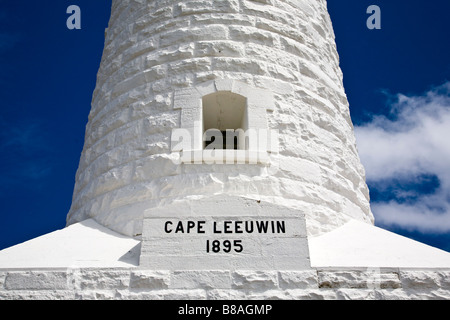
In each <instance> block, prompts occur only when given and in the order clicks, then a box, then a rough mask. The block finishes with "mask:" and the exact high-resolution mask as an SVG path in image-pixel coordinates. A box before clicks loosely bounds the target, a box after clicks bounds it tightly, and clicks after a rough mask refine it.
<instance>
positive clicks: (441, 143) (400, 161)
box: [355, 82, 450, 232]
mask: <svg viewBox="0 0 450 320" xmlns="http://www.w3.org/2000/svg"><path fill="white" fill-rule="evenodd" d="M355 134H356V138H357V141H358V150H359V153H360V156H361V161H362V163H363V164H364V166H365V168H366V175H367V181H368V184H369V186H371V188H372V187H373V188H379V189H383V188H384V189H386V188H387V186H388V185H389V184H390V183H394V181H414V180H420V177H421V176H423V175H431V176H435V177H437V178H438V180H439V185H438V187H436V188H435V189H434V190H432V191H433V192H432V193H431V194H430V193H425V194H419V193H418V191H417V190H415V189H414V188H412V189H411V190H402V191H399V190H397V191H396V192H397V193H398V194H400V193H402V192H403V194H410V195H411V194H414V195H415V197H414V201H401V200H399V199H398V198H397V199H394V200H392V199H390V200H389V201H386V202H374V203H372V209H373V212H374V215H375V218H376V219H377V221H378V222H380V223H382V224H385V225H398V226H400V227H403V228H407V229H411V230H419V231H435V232H448V231H450V82H447V83H445V84H444V85H442V86H440V87H437V88H435V89H433V90H430V91H429V92H427V93H426V94H425V95H423V96H405V95H402V94H399V95H397V96H396V99H395V103H394V104H393V105H392V106H391V114H390V115H389V117H385V116H375V117H374V118H373V119H372V121H371V122H370V123H367V124H364V125H361V126H357V127H355Z"/></svg>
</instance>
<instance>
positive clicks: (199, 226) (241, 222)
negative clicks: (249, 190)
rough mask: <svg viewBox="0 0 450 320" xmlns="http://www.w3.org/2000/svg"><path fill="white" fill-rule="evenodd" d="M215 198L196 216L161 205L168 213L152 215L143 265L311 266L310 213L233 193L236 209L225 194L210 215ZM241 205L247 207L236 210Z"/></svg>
mask: <svg viewBox="0 0 450 320" xmlns="http://www.w3.org/2000/svg"><path fill="white" fill-rule="evenodd" d="M197 201H199V202H200V203H202V201H201V200H197ZM213 202H214V200H212V201H211V200H206V201H204V202H203V204H204V206H203V210H200V212H197V213H198V215H196V216H189V215H185V214H183V213H180V212H178V214H177V215H174V214H169V213H168V214H165V211H166V210H167V211H170V209H171V208H172V209H175V208H174V207H173V206H168V207H167V208H164V209H162V208H160V212H159V213H160V214H162V213H164V216H163V217H161V216H160V215H159V216H153V215H152V214H150V215H147V216H146V218H145V219H144V228H143V229H144V233H143V245H142V251H141V261H140V265H141V266H142V267H146V268H155V269H166V270H202V269H203V270H211V269H215V270H216V269H219V270H222V269H224V270H234V269H247V270H253V269H254V270H264V269H276V270H283V269H284V270H303V269H306V268H309V267H310V261H309V250H308V243H307V234H306V225H305V217H304V215H302V214H299V213H298V212H291V213H290V214H289V215H286V214H285V212H283V210H281V209H283V208H278V206H275V205H273V204H266V203H261V202H257V201H251V202H248V201H244V202H242V199H241V198H233V197H230V198H229V199H228V202H231V203H230V205H229V206H228V208H234V209H235V210H234V211H233V212H232V213H231V214H229V215H223V214H222V212H221V211H222V210H223V209H224V207H223V206H220V205H219V204H220V202H221V201H220V200H219V201H218V202H219V203H216V204H217V205H219V206H218V207H216V208H217V209H216V210H215V211H209V214H208V215H204V214H205V213H207V212H208V208H209V204H212V203H213ZM239 202H241V206H239ZM252 203H253V205H251V204H252ZM244 204H245V205H244ZM249 204H250V206H249ZM239 207H240V208H241V210H236V209H237V208H239ZM179 208H180V207H179ZM181 208H182V207H181ZM184 208H186V209H187V211H189V210H190V209H192V208H190V206H189V205H188V203H184ZM188 208H190V209H188ZM197 208H198V209H199V208H201V206H199V207H197ZM219 208H220V209H219ZM155 212H158V211H157V210H156V211H154V212H153V213H155ZM185 213H187V212H185ZM255 213H258V214H255ZM263 213H266V214H267V213H270V215H269V214H267V215H266V214H263ZM280 213H284V214H282V215H280Z"/></svg>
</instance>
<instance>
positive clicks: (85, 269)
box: [0, 0, 450, 299]
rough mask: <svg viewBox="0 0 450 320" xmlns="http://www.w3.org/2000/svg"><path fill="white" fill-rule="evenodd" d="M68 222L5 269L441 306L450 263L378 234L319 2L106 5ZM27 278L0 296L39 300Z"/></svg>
mask: <svg viewBox="0 0 450 320" xmlns="http://www.w3.org/2000/svg"><path fill="white" fill-rule="evenodd" d="M67 222H68V226H67V228H66V229H64V230H61V231H58V232H55V233H54V234H50V235H47V236H45V237H43V238H42V239H40V240H36V241H34V242H33V241H32V242H30V243H28V244H27V243H26V244H23V245H21V246H19V247H17V248H11V249H8V250H9V251H8V250H5V251H4V252H2V253H0V266H1V267H4V268H8V266H9V267H10V268H18V269H20V268H28V269H27V270H29V268H39V270H42V268H44V271H39V272H41V273H42V272H43V273H44V274H45V276H46V277H47V278H49V279H53V280H51V281H50V283H51V282H52V281H54V282H55V283H56V287H57V288H60V289H57V290H56V291H58V290H60V291H59V293H60V294H61V295H62V293H61V292H62V291H61V290H64V294H67V295H68V297H69V298H72V297H81V298H92V297H100V298H116V299H120V298H156V297H159V298H160V297H161V296H162V297H163V298H170V297H174V296H175V297H188V298H201V299H203V298H223V297H235V298H236V297H238V298H249V297H250V298H255V297H256V298H272V297H273V295H275V296H277V297H279V298H299V299H300V298H312V297H322V298H349V299H351V298H355V297H356V298H357V297H360V298H361V297H364V298H377V297H378V298H380V297H381V298H404V297H406V296H409V297H411V296H414V294H416V293H415V292H416V291H415V290H416V289H417V288H416V287H415V285H414V283H416V282H415V281H414V279H416V278H417V277H425V278H426V279H427V280H426V281H428V282H427V283H428V285H427V288H428V289H427V291H426V293H424V296H423V297H430V296H433V295H434V296H440V297H447V298H448V297H450V292H449V287H448V284H447V285H445V284H444V283H445V280H443V279H445V278H446V279H448V277H449V275H450V272H449V271H448V270H449V269H447V268H450V255H449V254H448V253H445V252H443V251H440V250H437V249H434V248H430V247H428V246H425V245H422V244H420V243H416V242H414V241H412V240H408V239H405V238H402V237H399V236H397V235H394V234H391V233H389V232H386V231H384V230H381V229H378V228H376V227H374V225H373V223H374V218H373V215H372V213H371V210H370V204H369V191H368V188H367V185H366V183H365V173H364V168H363V166H362V165H361V162H360V159H359V156H358V152H357V148H356V141H355V137H354V133H353V125H352V121H351V118H350V113H349V105H348V101H347V98H346V94H345V90H344V87H343V80H342V72H341V69H340V67H339V57H338V54H337V50H336V45H335V40H334V33H333V28H332V24H331V20H330V17H329V15H328V12H327V4H326V1H325V0H192V1H169V0H113V4H112V13H111V20H110V23H109V26H108V29H107V32H106V41H105V49H104V53H103V58H102V61H101V65H100V70H99V72H98V79H97V87H96V89H95V92H94V95H93V100H92V110H91V113H90V114H89V122H88V124H87V127H86V139H85V145H84V148H83V151H82V155H81V160H80V165H79V169H78V172H77V175H76V184H75V190H74V195H73V203H72V207H71V209H70V212H69V214H68V217H67ZM61 239H65V240H66V241H65V242H64V241H63V242H61V241H59V240H61ZM81 239H82V240H81ZM86 239H88V240H86ZM50 248H51V250H50ZM36 249H40V251H39V250H36ZM46 250H47V251H46ZM58 250H59V251H58ZM31 252H33V257H34V260H32V259H28V260H26V259H25V258H24V255H26V254H28V255H30V254H31ZM39 252H40V253H39ZM42 252H44V253H42ZM45 252H53V256H52V255H50V256H49V255H46V254H45ZM55 252H65V255H64V258H61V257H56V256H55ZM2 256H3V259H2ZM44 256H46V258H45V259H44V258H43V257H44ZM5 257H6V258H5ZM14 257H15V258H14ZM28 257H29V256H28ZM52 257H53V258H52ZM12 258H14V259H15V261H18V262H17V263H13V262H12V261H13V260H14V259H12ZM20 258H22V260H21V259H20ZM6 259H9V265H8V262H5V261H6ZM11 259H12V260H11ZM52 259H53V260H52ZM44 260H45V261H44ZM26 261H28V262H26ZM55 261H57V262H55ZM27 263H28V264H27ZM30 264H31V265H30ZM55 264H57V266H58V267H63V268H68V269H67V270H66V271H61V274H60V275H59V276H54V277H52V276H49V275H48V274H52V275H53V273H54V272H56V271H54V269H51V268H50V269H51V270H53V271H51V270H50V269H49V270H47V271H45V270H46V269H45V268H49V267H55ZM94 267H95V268H97V269H92V268H94ZM111 268H112V269H111ZM401 268H405V271H401V270H403V269H401ZM434 268H436V269H434ZM437 268H439V269H437ZM73 270H76V272H75V271H73ZM399 270H400V271H399ZM411 270H412V271H411ZM424 270H427V271H424ZM21 272H22V273H21ZM24 272H25V271H16V273H14V272H12V273H5V276H4V277H5V280H4V281H3V283H4V289H3V291H2V289H0V297H1V296H2V294H3V293H2V292H6V293H4V294H5V295H7V294H9V295H10V296H12V295H13V293H11V292H12V291H14V290H16V291H14V292H17V288H16V287H17V286H21V285H22V286H23V285H24V283H29V286H30V287H32V289H29V290H34V291H33V292H41V291H46V292H47V293H46V294H47V295H48V294H49V293H48V291H49V290H48V288H47V289H46V288H43V289H42V288H40V289H39V288H38V289H36V288H34V287H33V286H36V283H39V281H37V280H33V279H34V278H33V274H31V275H30V274H28V277H29V278H30V279H31V280H29V281H28V282H27V281H23V279H24V278H26V275H24ZM52 272H53V273H52ZM427 272H428V273H427ZM374 274H375V278H374V276H373V275H374ZM1 276H2V272H1V271H0V283H2V281H1ZM61 277H62V278H65V279H66V280H67V279H70V281H67V283H66V282H64V280H61ZM41 278H42V277H41ZM93 278H95V279H96V280H97V283H103V285H102V286H100V287H99V286H96V285H94V284H92V283H90V282H89V281H90V280H89V279H93ZM17 279H19V280H20V281H19V280H17ZM21 279H22V280H21ZM74 279H75V280H74ZM117 279H120V283H119V282H117V281H118V280H117ZM373 279H376V281H375V282H374V281H373ZM33 281H34V282H33ZM408 281H409V282H408ZM74 283H75V284H78V285H74ZM80 283H81V284H86V283H90V284H89V285H84V286H83V285H79V284H80ZM105 283H106V284H105ZM15 286H16V287H15ZM25 286H27V285H25ZM44 287H45V285H44ZM61 288H63V289H61ZM343 289H349V291H346V293H345V294H343V293H342V290H343ZM392 289H397V290H396V291H395V294H394V293H392V292H393V291H392ZM422 289H423V288H422ZM11 290H12V291H11ZM40 290H41V291H40ZM352 290H353V291H352ZM383 290H385V291H383ZM344 291H345V290H344ZM436 292H438V293H436ZM36 295H37V296H38V294H36ZM72 295H73V296H72ZM64 297H66V296H64ZM415 297H417V298H422V296H421V295H420V294H416V296H415Z"/></svg>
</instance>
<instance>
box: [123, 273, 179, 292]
mask: <svg viewBox="0 0 450 320" xmlns="http://www.w3.org/2000/svg"><path fill="white" fill-rule="evenodd" d="M170 277H171V276H170V272H169V271H156V270H131V274H130V288H131V289H147V290H160V289H168V288H169V285H170V281H171V279H170Z"/></svg>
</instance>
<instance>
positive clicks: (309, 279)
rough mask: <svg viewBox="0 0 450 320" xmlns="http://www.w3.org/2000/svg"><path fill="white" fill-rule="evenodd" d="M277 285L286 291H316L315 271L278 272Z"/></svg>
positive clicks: (317, 285)
mask: <svg viewBox="0 0 450 320" xmlns="http://www.w3.org/2000/svg"><path fill="white" fill-rule="evenodd" d="M278 275H279V280H278V281H279V285H280V288H281V289H283V290H287V289H317V288H318V287H319V284H318V279H317V271H316V270H308V271H279V273H278Z"/></svg>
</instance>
